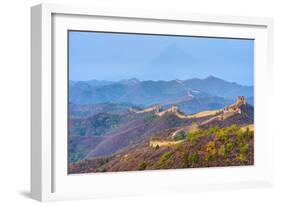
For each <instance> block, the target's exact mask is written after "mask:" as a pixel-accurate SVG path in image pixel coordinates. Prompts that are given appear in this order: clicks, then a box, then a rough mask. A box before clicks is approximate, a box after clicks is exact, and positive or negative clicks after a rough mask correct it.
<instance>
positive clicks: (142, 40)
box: [69, 31, 254, 85]
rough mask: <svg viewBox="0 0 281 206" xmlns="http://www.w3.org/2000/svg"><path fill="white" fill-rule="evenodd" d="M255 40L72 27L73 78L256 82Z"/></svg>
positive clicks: (75, 79) (71, 72) (246, 83)
mask: <svg viewBox="0 0 281 206" xmlns="http://www.w3.org/2000/svg"><path fill="white" fill-rule="evenodd" d="M253 69H254V40H245V39H223V38H203V37H186V36H185V37H180V36H160V35H140V34H119V33H100V32H76V31H71V32H70V33H69V79H70V80H74V81H81V80H91V79H97V80H111V81H118V80H121V79H130V78H138V79H140V80H173V79H181V80H185V79H190V78H205V77H208V76H210V75H212V76H216V77H219V78H221V79H224V80H227V81H230V82H236V83H239V84H242V85H253Z"/></svg>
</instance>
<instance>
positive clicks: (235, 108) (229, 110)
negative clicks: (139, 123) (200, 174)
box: [131, 96, 246, 148]
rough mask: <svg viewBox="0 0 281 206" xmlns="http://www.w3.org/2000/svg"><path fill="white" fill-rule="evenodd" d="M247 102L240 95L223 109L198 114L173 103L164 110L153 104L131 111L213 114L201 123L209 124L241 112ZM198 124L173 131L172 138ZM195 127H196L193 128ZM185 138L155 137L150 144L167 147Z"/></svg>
mask: <svg viewBox="0 0 281 206" xmlns="http://www.w3.org/2000/svg"><path fill="white" fill-rule="evenodd" d="M245 104H246V99H245V97H243V96H239V97H237V99H236V101H235V102H234V103H233V104H231V105H229V106H227V107H225V108H223V109H218V110H210V111H202V112H199V113H196V114H191V115H184V114H182V113H180V112H179V108H178V106H177V105H172V107H171V108H169V109H166V110H164V111H160V110H161V106H153V107H150V108H147V109H144V110H140V111H133V110H131V112H135V113H146V112H154V113H155V114H156V115H158V116H163V115H164V114H167V113H174V114H175V115H177V116H178V117H179V118H185V119H189V118H202V117H207V116H213V117H211V118H210V119H207V120H205V121H202V122H201V123H200V125H204V124H208V123H210V122H212V121H214V120H224V119H227V118H229V117H231V116H233V115H235V114H241V109H240V107H241V106H242V105H245ZM198 126H199V125H197V126H194V125H193V126H192V125H191V126H187V127H185V128H180V129H178V130H176V131H175V132H173V134H172V139H173V137H174V136H176V135H177V133H178V132H181V131H183V130H186V131H190V129H191V130H196V128H197V127H198ZM191 127H194V128H191ZM182 141H183V140H178V141H174V140H155V139H150V141H149V146H150V147H153V148H155V147H157V146H158V147H167V146H172V145H176V144H179V143H181V142H182Z"/></svg>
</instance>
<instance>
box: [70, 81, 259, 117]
mask: <svg viewBox="0 0 281 206" xmlns="http://www.w3.org/2000/svg"><path fill="white" fill-rule="evenodd" d="M253 91H254V90H253V86H243V85H239V84H237V83H232V82H227V81H225V80H222V79H219V78H216V77H214V76H209V77H207V78H205V79H198V78H193V79H188V80H178V79H176V80H171V81H140V80H138V79H136V78H132V79H128V80H121V81H117V82H113V81H99V80H90V81H78V82H74V81H70V83H69V103H70V104H71V105H70V110H71V114H78V113H80V114H82V113H84V114H87V113H88V114H95V113H98V112H103V111H104V112H105V111H111V113H116V111H118V112H122V111H126V110H128V108H130V107H132V106H136V107H140V108H145V107H148V106H151V105H154V104H161V105H163V106H164V107H165V106H166V107H169V106H170V105H171V104H175V103H176V104H177V105H178V106H179V107H180V109H181V111H183V112H185V113H194V112H198V111H201V110H207V109H218V108H222V107H224V106H226V105H228V104H229V103H230V102H232V101H233V100H234V99H235V98H236V97H237V96H245V97H246V98H247V100H248V101H247V102H248V103H249V104H253ZM93 105H95V107H94V108H93ZM102 108H104V109H102ZM118 112H117V113H118Z"/></svg>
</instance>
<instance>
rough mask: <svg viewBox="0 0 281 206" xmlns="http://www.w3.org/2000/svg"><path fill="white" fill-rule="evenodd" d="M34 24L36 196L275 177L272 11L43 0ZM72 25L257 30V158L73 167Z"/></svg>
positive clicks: (254, 182)
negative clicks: (232, 12)
mask: <svg viewBox="0 0 281 206" xmlns="http://www.w3.org/2000/svg"><path fill="white" fill-rule="evenodd" d="M133 25H134V26H133ZM31 26H32V28H31V50H32V51H31V56H32V59H31V73H32V76H31V81H32V85H31V94H32V99H31V108H32V114H31V125H32V128H31V196H32V198H34V199H36V200H39V201H53V200H68V199H83V198H97V197H113V196H123V195H139V194H151V193H168V192H169V193H171V192H188V191H208V190H214V189H221V190H224V189H238V188H249V187H269V186H272V185H273V150H272V149H273V139H274V136H273V133H272V132H271V131H270V130H269V123H268V121H267V118H268V117H269V116H270V115H271V113H272V110H268V108H270V105H271V101H270V99H271V96H270V94H271V90H273V88H272V87H273V86H272V81H271V80H272V78H273V59H272V58H273V54H272V52H273V32H272V30H273V21H272V19H269V18H258V17H236V16H222V15H202V14H188V13H173V12H164V13H159V12H149V11H132V10H130V11H128V10H115V9H102V8H91V7H80V6H69V5H56V4H40V5H37V6H34V7H32V8H31ZM188 28H192V29H188ZM70 29H76V30H101V31H107V30H108V31H119V32H135V33H157V34H189V35H194V36H196V35H198V36H214V37H235V38H244V37H248V38H254V39H255V40H256V46H255V81H254V84H255V126H256V128H255V136H256V134H257V141H256V139H255V165H254V166H249V167H243V168H240V167H225V168H200V169H182V170H169V171H163V170H161V171H144V172H141V171H140V172H121V173H110V174H85V175H68V174H67V171H66V168H67V166H66V165H67V161H66V160H67V159H66V158H67V157H66V145H65V142H66V139H67V138H66V139H65V138H62V136H64V137H65V135H66V132H65V131H66V128H65V119H66V115H67V114H66V111H67V108H66V104H65V99H66V97H67V75H66V70H65V67H66V66H67V62H66V58H67V49H66V48H67V41H66V40H67V35H66V32H67V30H70ZM264 85H267V87H266V88H265V87H264ZM264 96H266V98H264ZM261 125H262V127H261ZM58 136H60V137H61V138H58ZM261 137H266V138H261ZM255 138H256V137H255ZM64 145H65V148H64ZM260 148H262V151H261V149H260ZM163 180H165V181H163ZM82 186H83V187H82Z"/></svg>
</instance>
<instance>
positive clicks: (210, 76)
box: [69, 75, 254, 86]
mask: <svg viewBox="0 0 281 206" xmlns="http://www.w3.org/2000/svg"><path fill="white" fill-rule="evenodd" d="M208 78H217V79H220V80H223V81H226V82H229V83H236V84H238V85H241V86H254V85H244V84H240V83H237V82H234V81H227V80H225V79H222V78H219V77H216V76H214V75H209V76H207V77H203V78H197V77H194V78H190V79H171V80H163V79H154V80H151V79H138V78H136V77H131V78H127V79H118V80H105V79H85V80H72V79H69V81H72V82H88V81H108V82H120V81H129V80H133V79H136V80H138V81H140V82H144V81H155V82H157V81H164V82H169V81H176V80H179V81H187V80H191V79H201V80H204V79H208Z"/></svg>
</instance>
